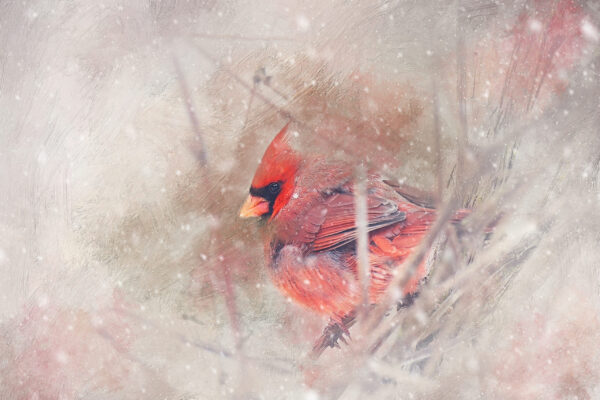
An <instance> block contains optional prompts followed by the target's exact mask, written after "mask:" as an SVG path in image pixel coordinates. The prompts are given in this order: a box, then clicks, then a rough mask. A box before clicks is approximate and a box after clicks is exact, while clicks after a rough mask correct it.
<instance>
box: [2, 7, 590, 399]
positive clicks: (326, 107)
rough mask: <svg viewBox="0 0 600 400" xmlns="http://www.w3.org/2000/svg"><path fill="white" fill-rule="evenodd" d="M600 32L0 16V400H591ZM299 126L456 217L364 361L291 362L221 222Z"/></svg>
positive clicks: (516, 20) (543, 21)
mask: <svg viewBox="0 0 600 400" xmlns="http://www.w3.org/2000/svg"><path fill="white" fill-rule="evenodd" d="M599 26H600V6H599V4H598V3H597V2H595V1H588V2H585V1H581V2H577V1H563V0H561V1H550V0H543V1H542V0H540V1H508V0H507V1H496V2H494V1H484V0H481V1H475V0H463V1H459V2H448V1H410V0H398V1H381V2H377V1H372V2H371V1H364V2H347V1H332V2H323V1H321V2H318V1H305V2H299V1H287V2H270V1H262V0H261V1H233V0H232V1H229V0H227V1H219V0H214V1H211V0H197V1H176V0H165V1H158V0H146V1H129V2H119V1H111V0H109V1H103V2H95V1H87V2H86V1H28V2H12V1H3V2H1V3H0V127H1V128H0V199H1V203H0V204H1V206H0V273H1V277H2V279H1V280H0V299H1V301H0V398H2V399H59V398H60V399H72V398H73V399H74V398H78V399H107V398H111V399H112V398H114V399H117V398H132V399H138V398H149V399H162V398H165V399H213V398H235V399H248V398H251V399H263V398H264V399H282V398H286V399H287V398H289V399H307V400H308V399H318V398H338V397H341V398H344V399H358V398H369V396H370V397H371V398H382V399H409V398H423V399H431V398H434V399H438V398H439V399H451V398H456V399H458V398H522V399H530V398H557V399H558V398H579V399H586V398H600V367H599V366H600V348H599V347H598V343H599V342H600V319H599V318H600V314H599V312H600V298H599V296H600V274H599V272H598V271H599V267H600V252H599V251H598V242H599V239H600V238H599V233H598V232H600V230H599V228H600V191H599V190H600V188H599V184H600V181H599V165H600V135H599V133H600V132H599V131H598V127H599V126H600V100H599V99H600V87H599V72H600V70H599V69H600V64H599V62H600V58H599V56H600V51H599V47H598V46H599V44H600V32H599V30H598V29H599V28H598V27H599ZM290 118H292V119H293V120H296V121H300V122H302V123H303V125H302V126H303V128H302V129H300V131H299V133H300V136H301V137H302V138H304V139H306V140H305V142H306V143H305V146H307V147H306V148H307V149H309V150H310V151H327V152H331V153H335V154H336V155H337V156H338V157H344V158H349V159H353V160H356V159H360V160H363V161H366V162H367V163H369V164H370V165H376V166H377V167H378V168H381V169H382V170H383V171H384V172H385V173H386V174H388V175H389V176H391V177H395V178H398V179H400V180H403V181H405V182H407V183H410V184H412V185H417V186H420V187H421V188H423V189H427V190H436V189H438V188H439V190H440V191H441V192H442V193H443V194H444V199H449V198H453V197H456V198H457V199H458V201H459V202H461V203H462V204H463V205H469V206H475V210H476V211H475V212H474V215H473V218H471V219H470V222H467V227H466V228H468V229H465V233H464V234H463V235H461V237H460V238H459V239H457V240H456V241H455V242H453V243H452V246H450V245H448V246H446V250H444V251H443V252H442V253H443V254H441V255H440V257H439V260H438V261H439V262H438V263H437V264H438V267H436V269H434V270H433V272H435V273H433V274H432V277H431V279H430V282H429V283H428V284H427V286H426V287H425V288H424V292H423V294H422V296H421V297H420V299H419V301H418V302H417V304H416V305H415V307H412V308H411V309H409V310H404V311H402V312H401V313H400V314H395V313H391V314H394V315H390V317H389V318H397V319H396V320H395V324H396V325H395V329H393V330H392V332H391V334H390V336H389V338H388V339H387V340H386V341H385V343H384V345H383V346H382V348H381V349H380V351H378V352H376V353H375V354H368V355H365V353H364V351H363V350H364V349H362V348H361V343H362V342H361V341H360V340H357V341H356V342H355V344H353V345H351V346H350V347H344V348H343V349H341V350H335V349H334V350H328V351H327V352H326V353H325V354H324V355H323V356H322V357H321V358H320V359H319V360H317V361H310V360H309V359H308V357H307V353H308V352H309V350H310V348H311V344H312V343H313V341H314V340H315V339H316V338H317V337H318V336H319V333H320V331H321V329H322V327H323V325H324V324H325V323H326V321H325V320H323V319H321V318H320V317H316V316H313V315H311V314H310V313H308V312H306V311H304V310H302V309H300V308H298V307H296V306H294V305H292V304H289V303H288V302H286V299H285V298H283V297H282V296H281V295H280V294H279V293H277V292H276V290H275V289H274V288H273V287H272V285H271V283H270V282H269V279H268V276H267V274H266V270H265V266H264V261H263V259H262V244H261V241H260V234H259V231H258V230H257V227H256V226H255V224H254V223H253V222H252V221H242V220H239V219H238V218H237V213H238V209H239V207H240V205H241V202H242V201H243V199H244V197H245V196H246V193H247V189H248V185H249V182H250V179H251V177H252V173H253V171H254V168H255V167H256V165H257V162H258V159H259V158H260V156H261V154H262V152H263V151H264V148H265V147H266V145H267V144H268V142H269V141H270V139H271V138H272V137H273V136H274V134H275V133H276V132H277V131H278V130H279V129H280V128H281V127H282V126H283V125H284V124H285V123H286V122H287V121H288V120H289V119H290ZM436 118H437V120H438V125H436V122H435V121H436ZM342 123H349V124H351V125H352V126H353V130H352V132H351V134H348V135H345V134H342V133H340V132H339V129H336V128H337V127H339V125H340V124H342ZM436 126H437V128H436ZM494 220H497V221H499V222H497V225H496V230H495V232H494V234H493V235H492V236H491V237H490V238H489V239H488V241H487V242H484V240H483V236H484V235H483V232H482V230H483V229H482V227H484V226H485V225H486V223H489V222H490V221H494ZM436 271H437V272H436Z"/></svg>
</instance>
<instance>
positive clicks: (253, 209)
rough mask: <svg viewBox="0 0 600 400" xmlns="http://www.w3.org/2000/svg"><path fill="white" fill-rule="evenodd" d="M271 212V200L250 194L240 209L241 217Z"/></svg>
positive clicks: (258, 215) (257, 215)
mask: <svg viewBox="0 0 600 400" xmlns="http://www.w3.org/2000/svg"><path fill="white" fill-rule="evenodd" d="M268 212H269V202H268V201H266V200H265V199H263V198H262V197H256V196H252V195H250V196H248V198H247V199H246V201H245V202H244V205H243V206H242V209H241V210H240V217H242V218H250V217H260V216H261V215H263V214H266V213H268Z"/></svg>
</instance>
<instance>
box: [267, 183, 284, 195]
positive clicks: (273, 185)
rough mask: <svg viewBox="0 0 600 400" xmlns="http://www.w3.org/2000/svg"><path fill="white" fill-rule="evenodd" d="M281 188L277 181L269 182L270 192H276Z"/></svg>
mask: <svg viewBox="0 0 600 400" xmlns="http://www.w3.org/2000/svg"><path fill="white" fill-rule="evenodd" d="M280 190H281V185H280V184H279V182H273V183H270V184H269V192H270V193H271V194H277V193H279V191H280Z"/></svg>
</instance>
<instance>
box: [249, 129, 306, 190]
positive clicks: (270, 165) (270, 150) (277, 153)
mask: <svg viewBox="0 0 600 400" xmlns="http://www.w3.org/2000/svg"><path fill="white" fill-rule="evenodd" d="M289 125H290V123H289V122H288V123H287V124H286V125H285V126H284V127H283V129H281V131H279V133H278V134H277V136H275V138H274V139H273V140H272V141H271V144H269V147H267V150H265V154H264V155H263V157H262V160H261V161H260V165H259V166H258V169H257V170H256V174H254V179H253V180H252V186H253V187H255V188H261V187H264V186H266V185H268V184H269V183H271V182H276V181H286V180H289V179H290V178H292V177H293V176H294V175H295V173H296V171H297V170H298V166H299V164H300V158H299V156H298V154H297V153H296V152H295V151H294V149H292V147H291V146H290V143H289V139H290V133H289V132H288V128H289Z"/></svg>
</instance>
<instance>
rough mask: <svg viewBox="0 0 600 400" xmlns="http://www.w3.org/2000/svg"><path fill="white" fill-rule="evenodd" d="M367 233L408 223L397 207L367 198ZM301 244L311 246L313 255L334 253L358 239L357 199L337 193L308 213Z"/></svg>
mask: <svg viewBox="0 0 600 400" xmlns="http://www.w3.org/2000/svg"><path fill="white" fill-rule="evenodd" d="M367 218H368V223H367V231H369V232H370V231H373V230H376V229H380V228H383V227H385V226H389V225H391V224H395V223H397V222H400V221H404V220H405V219H406V215H405V214H404V213H403V212H402V211H400V210H398V206H397V205H396V204H395V203H393V202H391V201H389V200H387V199H385V198H383V197H380V196H376V195H373V194H371V195H368V197H367ZM301 231H302V232H301V235H300V232H299V235H298V236H297V238H298V239H300V241H301V242H304V243H310V244H311V245H312V249H313V251H323V250H332V249H335V248H338V247H341V246H343V245H345V244H348V243H350V242H352V241H354V240H356V238H357V237H358V230H357V228H356V223H355V212H354V195H353V194H352V193H335V194H333V195H332V196H331V197H329V198H327V199H326V201H325V202H324V203H321V204H319V205H317V206H315V207H314V208H312V209H311V210H310V211H308V212H307V213H306V216H305V219H304V224H303V225H302V228H301Z"/></svg>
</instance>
